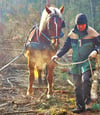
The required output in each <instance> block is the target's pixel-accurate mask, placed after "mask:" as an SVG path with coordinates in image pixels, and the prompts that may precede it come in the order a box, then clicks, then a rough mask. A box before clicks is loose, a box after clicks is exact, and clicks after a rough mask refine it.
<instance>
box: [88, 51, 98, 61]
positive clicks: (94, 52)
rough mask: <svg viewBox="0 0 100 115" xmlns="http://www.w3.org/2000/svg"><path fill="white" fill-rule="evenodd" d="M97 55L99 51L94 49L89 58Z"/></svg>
mask: <svg viewBox="0 0 100 115" xmlns="http://www.w3.org/2000/svg"><path fill="white" fill-rule="evenodd" d="M96 56H97V51H96V50H94V51H92V52H91V53H90V55H89V58H90V59H92V58H96Z"/></svg>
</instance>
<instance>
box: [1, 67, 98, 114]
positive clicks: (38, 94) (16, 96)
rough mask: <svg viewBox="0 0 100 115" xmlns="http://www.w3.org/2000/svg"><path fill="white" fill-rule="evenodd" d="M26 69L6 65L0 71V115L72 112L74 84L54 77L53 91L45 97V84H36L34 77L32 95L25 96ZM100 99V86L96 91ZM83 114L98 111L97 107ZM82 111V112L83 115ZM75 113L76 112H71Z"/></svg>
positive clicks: (96, 112)
mask: <svg viewBox="0 0 100 115" xmlns="http://www.w3.org/2000/svg"><path fill="white" fill-rule="evenodd" d="M27 76H28V71H27V70H17V68H13V69H9V70H8V69H7V70H5V71H3V72H1V74H0V115H73V113H72V112H71V109H73V108H74V107H75V95H74V88H73V87H72V86H71V85H69V84H68V82H67V81H66V82H65V80H66V79H62V80H61V78H60V79H59V77H57V75H56V77H54V95H53V96H52V97H51V98H50V99H47V97H46V94H45V92H46V86H42V87H39V85H38V84H37V80H36V81H35V85H34V87H33V88H34V90H35V94H34V96H33V97H29V96H26V91H27V84H28V78H27ZM98 95H99V98H98V102H100V87H99V92H98ZM83 114H84V115H94V114H95V115H99V114H100V111H92V112H85V113H83ZM83 114H81V115H83ZM74 115H75V114H74Z"/></svg>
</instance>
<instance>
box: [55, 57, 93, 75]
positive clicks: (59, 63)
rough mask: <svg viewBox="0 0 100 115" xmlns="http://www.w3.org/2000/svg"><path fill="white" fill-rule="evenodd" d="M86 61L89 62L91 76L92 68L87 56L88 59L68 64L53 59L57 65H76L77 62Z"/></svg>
mask: <svg viewBox="0 0 100 115" xmlns="http://www.w3.org/2000/svg"><path fill="white" fill-rule="evenodd" d="M87 61H88V62H89V65H90V71H91V75H92V76H93V70H92V65H91V62H90V58H88V59H86V60H84V61H80V62H74V63H70V64H65V63H61V62H59V61H57V60H56V59H55V60H54V62H56V63H57V64H58V65H61V66H71V65H77V64H82V63H85V62H87Z"/></svg>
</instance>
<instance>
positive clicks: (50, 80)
mask: <svg viewBox="0 0 100 115" xmlns="http://www.w3.org/2000/svg"><path fill="white" fill-rule="evenodd" d="M53 70H54V67H49V66H48V75H47V81H48V92H47V97H48V98H50V96H51V95H52V94H53Z"/></svg>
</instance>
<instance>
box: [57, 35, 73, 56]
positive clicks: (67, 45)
mask: <svg viewBox="0 0 100 115" xmlns="http://www.w3.org/2000/svg"><path fill="white" fill-rule="evenodd" d="M70 48H71V39H70V37H68V38H67V39H66V42H65V43H64V46H63V47H62V49H61V50H60V51H58V52H57V54H56V55H57V56H58V57H62V56H63V55H64V54H65V53H66V52H68V51H69V49H70Z"/></svg>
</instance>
